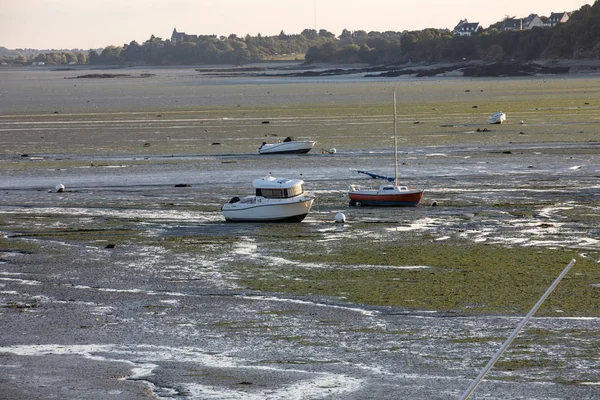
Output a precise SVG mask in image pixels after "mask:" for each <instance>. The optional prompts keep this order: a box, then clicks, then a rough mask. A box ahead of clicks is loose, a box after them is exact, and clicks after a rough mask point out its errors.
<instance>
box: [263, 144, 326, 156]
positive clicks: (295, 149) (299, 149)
mask: <svg viewBox="0 0 600 400" xmlns="http://www.w3.org/2000/svg"><path fill="white" fill-rule="evenodd" d="M314 145H315V142H313V141H292V142H281V143H274V144H265V145H263V146H262V147H261V148H260V149H258V153H259V154H306V153H308V152H309V151H311V150H312V148H313V146H314Z"/></svg>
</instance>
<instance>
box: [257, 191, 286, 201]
mask: <svg viewBox="0 0 600 400" xmlns="http://www.w3.org/2000/svg"><path fill="white" fill-rule="evenodd" d="M261 192H262V196H263V197H269V198H274V199H282V198H285V197H286V194H285V189H261Z"/></svg>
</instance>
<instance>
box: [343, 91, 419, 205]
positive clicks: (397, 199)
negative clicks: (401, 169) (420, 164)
mask: <svg viewBox="0 0 600 400" xmlns="http://www.w3.org/2000/svg"><path fill="white" fill-rule="evenodd" d="M397 143H398V142H397V140H396V91H394V160H395V170H394V176H393V177H387V176H383V175H378V174H374V173H371V172H367V171H356V172H358V173H359V174H365V175H368V176H370V177H371V178H373V179H383V180H386V181H388V182H391V183H393V184H384V185H381V186H379V188H377V189H364V188H361V187H360V186H358V185H350V190H349V191H348V197H350V202H349V205H350V206H357V205H361V206H375V207H416V206H418V205H419V203H421V198H422V197H423V192H424V190H423V189H420V188H412V189H411V188H408V187H406V186H399V185H398V144H397Z"/></svg>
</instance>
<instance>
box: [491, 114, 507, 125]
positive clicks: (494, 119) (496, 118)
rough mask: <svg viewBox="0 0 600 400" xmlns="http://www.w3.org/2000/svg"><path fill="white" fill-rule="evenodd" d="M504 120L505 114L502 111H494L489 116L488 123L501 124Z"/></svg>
mask: <svg viewBox="0 0 600 400" xmlns="http://www.w3.org/2000/svg"><path fill="white" fill-rule="evenodd" d="M504 121H506V114H504V113H503V112H502V111H500V112H497V113H494V114H492V115H491V116H490V124H502V123H504Z"/></svg>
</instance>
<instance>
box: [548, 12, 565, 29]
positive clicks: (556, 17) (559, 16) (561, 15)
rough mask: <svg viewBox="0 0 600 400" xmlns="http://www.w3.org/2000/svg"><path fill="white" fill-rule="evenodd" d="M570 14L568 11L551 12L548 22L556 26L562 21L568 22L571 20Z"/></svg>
mask: <svg viewBox="0 0 600 400" xmlns="http://www.w3.org/2000/svg"><path fill="white" fill-rule="evenodd" d="M569 17H570V14H569V13H568V12H566V11H563V12H558V13H554V12H553V13H551V14H550V17H548V24H549V25H550V26H556V24H559V23H561V22H567V21H568V20H569Z"/></svg>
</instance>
